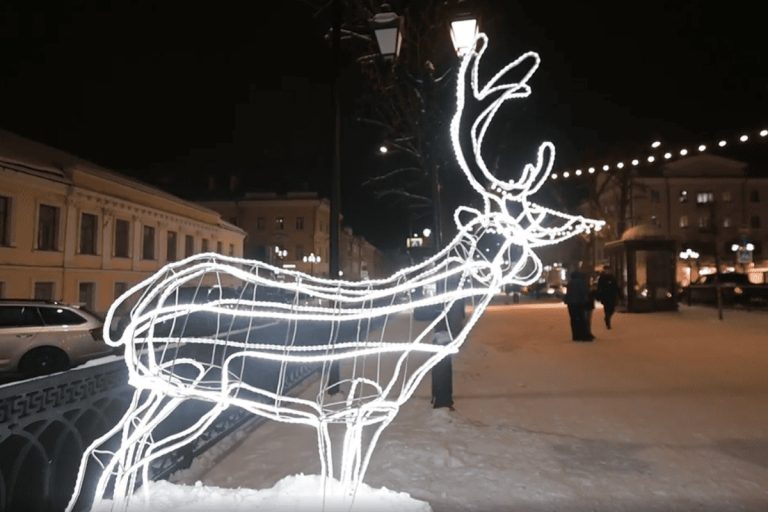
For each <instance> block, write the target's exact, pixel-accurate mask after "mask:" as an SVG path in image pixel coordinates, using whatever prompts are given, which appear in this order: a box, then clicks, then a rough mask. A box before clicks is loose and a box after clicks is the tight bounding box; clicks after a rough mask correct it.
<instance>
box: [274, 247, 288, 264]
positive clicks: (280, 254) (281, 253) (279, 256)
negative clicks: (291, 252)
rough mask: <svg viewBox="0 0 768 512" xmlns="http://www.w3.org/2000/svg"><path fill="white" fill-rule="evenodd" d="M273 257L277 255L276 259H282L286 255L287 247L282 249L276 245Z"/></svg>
mask: <svg viewBox="0 0 768 512" xmlns="http://www.w3.org/2000/svg"><path fill="white" fill-rule="evenodd" d="M275 257H277V259H278V260H281V261H282V260H284V259H285V258H286V257H288V249H282V248H281V247H280V246H279V245H276V246H275Z"/></svg>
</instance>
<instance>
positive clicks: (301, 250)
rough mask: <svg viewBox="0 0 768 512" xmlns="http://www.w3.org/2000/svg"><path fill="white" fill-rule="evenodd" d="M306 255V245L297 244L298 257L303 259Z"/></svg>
mask: <svg viewBox="0 0 768 512" xmlns="http://www.w3.org/2000/svg"><path fill="white" fill-rule="evenodd" d="M303 257H304V246H303V245H297V246H296V259H297V260H299V261H301V259H302V258H303Z"/></svg>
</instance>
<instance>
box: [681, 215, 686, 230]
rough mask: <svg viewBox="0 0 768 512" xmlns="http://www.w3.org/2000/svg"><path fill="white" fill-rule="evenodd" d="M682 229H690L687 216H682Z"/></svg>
mask: <svg viewBox="0 0 768 512" xmlns="http://www.w3.org/2000/svg"><path fill="white" fill-rule="evenodd" d="M680 227H681V228H687V227H688V216H687V215H681V216H680Z"/></svg>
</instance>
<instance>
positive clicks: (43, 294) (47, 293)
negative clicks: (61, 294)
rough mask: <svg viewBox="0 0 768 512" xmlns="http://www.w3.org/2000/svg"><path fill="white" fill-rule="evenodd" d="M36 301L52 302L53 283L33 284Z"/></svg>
mask: <svg viewBox="0 0 768 512" xmlns="http://www.w3.org/2000/svg"><path fill="white" fill-rule="evenodd" d="M33 298H34V299H37V300H53V283H51V282H47V281H45V282H42V281H41V282H37V283H35V296H34V297H33Z"/></svg>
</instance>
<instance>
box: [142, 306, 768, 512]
mask: <svg viewBox="0 0 768 512" xmlns="http://www.w3.org/2000/svg"><path fill="white" fill-rule="evenodd" d="M601 320H602V311H601V310H600V309H598V310H596V311H595V321H594V325H593V332H594V334H595V335H596V336H597V340H596V341H595V342H594V343H573V342H571V341H569V340H570V334H569V332H568V322H567V313H566V310H565V308H564V306H563V305H562V304H552V303H533V304H532V303H528V304H518V305H510V306H503V305H499V306H491V307H490V308H489V310H488V311H487V312H486V314H485V316H484V318H483V319H482V320H481V322H480V323H479V324H478V326H477V327H476V329H475V331H474V332H473V334H472V335H471V337H470V340H469V341H468V342H467V344H466V345H465V346H464V347H463V349H462V351H461V353H460V354H459V355H458V356H456V357H455V359H454V393H455V395H454V397H455V400H456V411H454V412H450V411H448V410H445V409H439V410H434V409H432V408H431V407H430V404H429V397H430V388H429V379H428V378H427V379H425V381H424V382H423V383H422V385H421V387H420V388H419V390H418V391H417V393H416V395H415V396H414V397H413V398H412V399H411V400H410V401H409V402H408V403H407V404H406V405H405V406H404V407H403V408H402V409H401V411H400V413H399V415H398V416H397V418H396V419H395V421H394V422H393V423H392V424H391V425H390V426H389V427H388V428H387V430H385V431H384V434H383V435H382V438H381V440H380V442H379V444H378V447H377V448H376V451H375V453H374V456H373V460H372V461H371V465H370V467H369V470H368V474H367V475H366V478H365V483H366V484H368V485H369V486H370V487H371V488H367V487H366V488H364V489H361V491H360V492H359V493H358V503H357V505H358V506H356V507H354V510H379V509H378V508H376V509H374V508H367V506H372V504H373V503H377V504H378V505H381V506H382V508H381V509H388V510H414V511H415V510H429V508H425V504H424V503H423V502H427V503H429V506H431V508H432V510H434V511H435V512H446V511H454V510H457V511H458V510H475V511H497V510H514V511H544V510H547V511H587V510H589V511H612V512H613V511H627V512H629V511H636V510H637V511H640V510H643V511H645V510H649V511H655V510H658V511H661V510H665V511H666V510H679V511H687V510H697V511H731V510H733V511H737V510H738V511H753V510H754V511H765V510H768V407H766V406H767V405H768V370H767V368H768V313H766V312H760V311H755V312H746V311H726V312H725V320H724V321H719V320H718V319H717V315H716V312H715V311H714V310H712V309H706V308H696V307H694V308H687V307H683V308H682V309H681V311H680V312H677V313H672V312H670V313H651V314H618V315H617V316H616V317H615V318H614V329H613V330H610V331H608V330H606V329H605V328H604V327H603V325H602V322H601ZM319 469H320V467H319V461H318V457H317V448H316V443H315V434H314V431H313V430H312V429H309V428H307V427H302V426H291V425H286V424H278V423H274V422H266V423H263V424H261V425H260V426H259V427H258V428H253V429H250V430H248V431H243V432H240V433H238V434H237V435H236V436H235V437H233V438H232V440H231V441H230V442H229V443H227V444H224V445H222V446H221V447H219V449H218V450H216V451H215V452H211V453H209V454H206V455H204V456H203V457H201V458H200V460H198V461H196V462H195V464H193V466H192V468H190V469H189V470H186V471H184V472H181V473H179V474H177V475H175V477H174V478H173V479H172V481H174V482H177V483H180V484H187V485H190V486H194V485H195V483H196V482H198V481H199V482H201V483H198V485H204V486H213V487H216V488H217V489H213V490H211V489H205V488H201V487H192V489H190V488H188V487H179V486H173V485H170V484H167V483H158V484H154V485H155V486H156V488H157V489H159V490H161V491H162V492H160V494H161V496H163V497H168V496H176V497H177V500H176V501H174V500H173V499H170V498H169V500H170V501H168V500H166V502H164V503H165V504H164V505H163V506H162V507H159V508H153V510H171V509H173V508H174V507H175V508H178V509H179V510H182V509H183V510H198V508H189V507H187V508H184V503H185V502H186V503H191V501H194V502H196V503H198V504H199V505H200V507H202V503H203V500H204V499H206V496H210V497H211V501H209V502H208V503H207V507H202V508H199V510H211V511H218V510H246V509H247V508H236V507H235V506H234V505H231V503H235V502H232V501H226V500H225V499H224V498H222V500H224V501H222V500H219V499H218V498H214V497H215V496H219V497H221V496H224V495H225V494H226V491H223V490H222V488H224V489H231V491H230V492H231V493H233V494H230V495H229V498H227V499H230V500H236V501H237V500H240V502H242V501H243V500H246V499H248V496H251V497H252V499H254V500H255V501H252V502H251V503H252V504H256V503H259V504H260V506H262V507H264V508H265V509H266V510H272V509H274V508H275V507H277V506H278V505H275V507H271V506H270V505H268V502H265V501H262V498H263V497H264V495H262V496H261V497H258V498H256V497H254V495H253V491H251V489H263V490H265V491H262V493H264V492H266V493H267V496H273V497H274V496H276V495H277V494H280V495H285V496H291V495H300V494H302V492H303V491H302V489H305V490H307V489H311V488H312V486H316V485H317V480H316V479H315V478H313V477H304V478H300V479H296V478H289V479H284V477H287V476H290V475H300V474H305V475H312V474H317V473H319ZM276 484H277V485H278V486H280V487H279V488H278V489H282V491H281V492H279V493H276V492H275V490H274V489H272V490H270V489H271V488H272V487H273V486H275V485H276ZM238 488H242V489H241V490H239V491H238V490H237V489H238ZM201 489H203V490H202V491H201ZM246 489H248V490H246ZM387 489H393V490H395V491H401V492H403V493H407V494H408V495H410V497H412V498H415V500H422V502H417V501H415V500H412V499H411V498H409V497H408V496H407V495H405V494H400V495H397V494H396V493H394V492H392V491H387ZM377 490H378V491H379V492H381V493H383V494H380V495H379V496H378V497H377V496H376V492H377ZM206 493H208V494H206ZM257 494H258V493H257ZM285 496H283V497H281V498H280V499H285ZM163 499H165V498H163ZM275 499H277V498H275ZM369 499H370V500H372V501H368V502H365V504H363V501H359V500H369ZM276 503H277V502H276ZM279 503H283V502H279ZM163 507H165V508H163ZM289 508H290V507H289ZM252 509H253V510H255V509H256V507H255V506H254V507H253V508H252ZM322 509H323V506H322V502H321V501H319V500H318V499H317V498H315V499H314V501H313V500H309V501H302V502H297V504H296V505H295V507H294V508H293V510H299V511H300V510H322ZM248 510H250V509H248ZM278 510H279V508H278ZM326 510H335V509H333V508H328V507H326Z"/></svg>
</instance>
